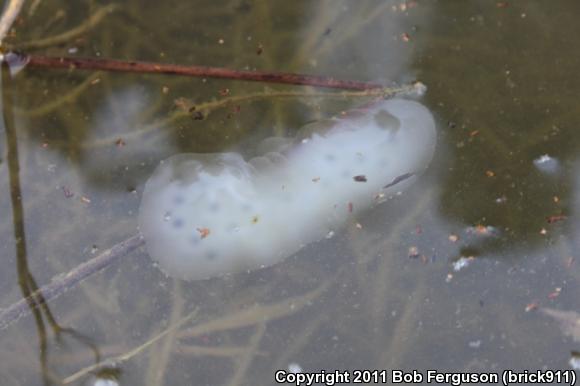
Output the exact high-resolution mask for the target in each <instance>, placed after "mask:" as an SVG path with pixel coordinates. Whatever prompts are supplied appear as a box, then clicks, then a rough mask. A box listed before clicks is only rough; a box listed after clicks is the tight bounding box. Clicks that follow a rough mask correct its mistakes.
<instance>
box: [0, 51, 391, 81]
mask: <svg viewBox="0 0 580 386" xmlns="http://www.w3.org/2000/svg"><path fill="white" fill-rule="evenodd" d="M5 58H6V60H7V61H8V63H9V64H10V61H11V60H14V61H15V62H18V63H23V62H24V63H27V66H29V67H37V68H64V69H80V70H102V71H118V72H135V73H144V74H166V75H182V76H193V77H201V78H221V79H232V80H246V81H254V82H266V83H280V84H292V85H302V86H315V87H325V88H335V89H343V90H373V89H381V88H384V87H385V86H384V85H381V84H378V83H370V82H361V81H354V80H342V79H336V78H333V77H327V76H317V75H305V74H295V73H289V72H275V71H273V72H270V71H258V70H256V71H247V70H231V69H228V68H222V67H206V66H194V65H192V66H186V65H178V64H165V63H152V62H141V61H124V60H116V59H106V58H81V57H79V58H75V57H53V56H41V55H26V54H15V53H9V54H7V55H5ZM11 58H12V59H11Z"/></svg>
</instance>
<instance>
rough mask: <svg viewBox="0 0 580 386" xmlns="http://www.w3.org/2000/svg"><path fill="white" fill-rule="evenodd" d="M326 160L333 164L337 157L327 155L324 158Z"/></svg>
mask: <svg viewBox="0 0 580 386" xmlns="http://www.w3.org/2000/svg"><path fill="white" fill-rule="evenodd" d="M324 159H325V160H326V161H328V162H332V161H334V160H335V159H336V157H335V156H334V154H326V155H325V156H324Z"/></svg>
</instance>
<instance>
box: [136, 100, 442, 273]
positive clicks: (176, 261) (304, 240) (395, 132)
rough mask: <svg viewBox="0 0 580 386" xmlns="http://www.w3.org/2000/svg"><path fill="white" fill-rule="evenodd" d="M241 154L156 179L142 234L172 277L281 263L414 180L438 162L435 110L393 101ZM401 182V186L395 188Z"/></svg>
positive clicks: (167, 166) (170, 165)
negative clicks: (262, 150)
mask: <svg viewBox="0 0 580 386" xmlns="http://www.w3.org/2000/svg"><path fill="white" fill-rule="evenodd" d="M268 141H269V142H271V143H276V144H277V145H276V146H271V147H270V150H274V151H270V152H267V153H265V154H264V155H262V156H260V157H256V158H254V159H251V160H249V161H247V162H246V161H245V160H244V158H243V157H242V156H241V155H239V154H237V153H219V154H179V155H175V156H173V157H170V158H169V159H167V160H165V161H163V162H162V163H161V164H160V165H159V166H158V167H157V169H156V170H155V172H154V173H153V175H152V176H151V178H150V179H149V180H148V181H147V183H146V186H145V191H144V193H143V198H142V201H141V207H140V209H139V227H140V231H141V233H142V234H143V236H144V237H145V240H146V243H147V250H148V252H149V254H150V255H151V257H152V258H153V259H155V260H156V261H158V262H159V264H160V266H161V268H162V269H163V270H164V271H165V272H167V273H168V274H169V275H171V276H174V277H178V278H182V279H192V280H194V279H205V278H210V277H215V276H221V275H224V274H228V273H235V272H240V271H243V270H252V269H258V268H260V267H265V266H269V265H272V264H275V263H277V262H279V261H281V260H283V259H284V258H286V257H288V256H291V255H293V254H294V253H296V252H297V251H298V250H299V249H301V248H302V247H303V246H305V245H308V244H310V243H312V242H315V241H318V240H320V239H322V238H324V236H325V235H327V234H328V233H329V232H331V231H336V230H339V229H340V228H341V227H342V226H344V224H345V223H346V221H347V219H348V218H349V217H352V216H356V215H357V214H358V213H360V212H362V211H364V210H365V209H368V208H370V207H371V206H372V205H374V204H376V203H377V202H378V201H381V199H382V198H383V197H385V196H388V195H392V194H393V193H395V192H397V191H400V190H401V189H403V188H404V187H405V186H407V185H408V184H409V183H411V182H412V180H414V179H415V178H417V175H418V174H420V173H421V172H422V171H423V170H424V169H425V168H426V167H427V165H428V163H429V161H430V160H431V158H432V155H433V152H434V148H435V142H436V132H435V123H434V120H433V117H432V115H431V113H430V112H429V110H427V108H425V107H424V106H423V105H421V104H419V103H417V102H414V101H409V100H403V99H392V100H387V101H381V102H378V103H375V104H373V105H371V106H369V107H366V108H364V109H360V110H355V111H354V112H352V113H349V114H346V115H345V116H344V117H342V118H340V119H333V120H327V121H325V122H324V124H321V125H320V126H319V127H317V126H316V124H314V125H309V126H308V127H305V128H304V130H302V133H301V135H299V137H298V138H297V139H296V140H295V141H293V142H289V141H287V140H286V141H284V140H273V139H269V140H266V141H264V142H268ZM401 176H411V177H410V178H405V179H404V180H403V179H400V180H401V182H400V183H396V184H394V185H393V184H392V182H393V181H396V180H397V178H400V177H401Z"/></svg>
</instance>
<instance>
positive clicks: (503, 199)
mask: <svg viewBox="0 0 580 386" xmlns="http://www.w3.org/2000/svg"><path fill="white" fill-rule="evenodd" d="M506 202H507V197H506V196H501V197H498V198H496V199H495V203H496V204H505V203H506Z"/></svg>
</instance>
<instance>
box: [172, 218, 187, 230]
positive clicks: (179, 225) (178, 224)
mask: <svg viewBox="0 0 580 386" xmlns="http://www.w3.org/2000/svg"><path fill="white" fill-rule="evenodd" d="M184 224H185V222H184V221H183V219H180V218H176V219H175V220H173V227H174V228H175V229H179V228H183V225H184Z"/></svg>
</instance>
